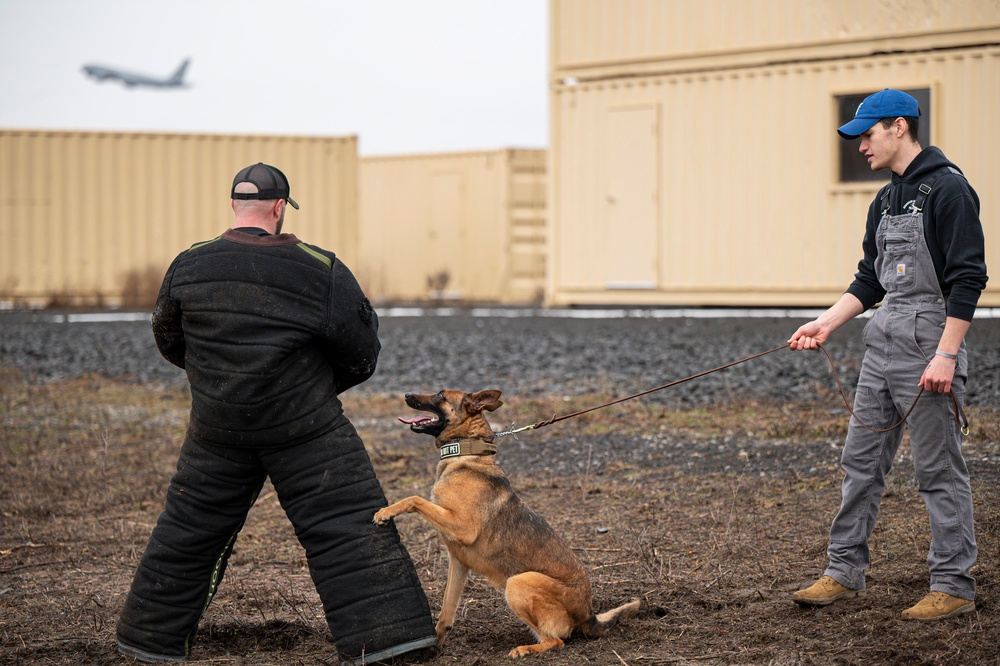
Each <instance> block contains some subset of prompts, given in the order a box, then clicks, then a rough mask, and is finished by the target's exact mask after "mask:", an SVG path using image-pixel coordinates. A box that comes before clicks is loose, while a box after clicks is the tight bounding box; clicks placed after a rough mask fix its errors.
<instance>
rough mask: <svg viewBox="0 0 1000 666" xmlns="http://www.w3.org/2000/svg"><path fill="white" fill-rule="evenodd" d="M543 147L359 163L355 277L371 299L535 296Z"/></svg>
mask: <svg viewBox="0 0 1000 666" xmlns="http://www.w3.org/2000/svg"><path fill="white" fill-rule="evenodd" d="M545 162H546V153H545V151H543V150H513V149H506V150H494V151H482V152H468V153H442V154H429V155H407V156H392V157H373V158H364V159H362V160H361V178H360V182H361V185H360V192H361V204H360V205H361V212H360V215H361V239H360V247H361V263H360V266H359V268H358V279H359V280H360V281H361V284H363V285H364V286H365V289H366V291H367V293H368V294H369V295H370V296H371V297H372V299H373V300H375V301H376V302H378V303H387V302H395V303H399V302H421V301H432V302H438V303H470V302H480V303H481V302H490V303H516V304H529V303H540V302H541V300H542V291H543V289H544V286H545V252H546V244H545V222H546V219H545V189H546V184H547V181H546V177H545Z"/></svg>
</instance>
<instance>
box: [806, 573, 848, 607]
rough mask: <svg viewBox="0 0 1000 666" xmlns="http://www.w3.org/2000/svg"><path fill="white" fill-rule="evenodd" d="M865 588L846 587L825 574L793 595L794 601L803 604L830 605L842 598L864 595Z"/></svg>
mask: <svg viewBox="0 0 1000 666" xmlns="http://www.w3.org/2000/svg"><path fill="white" fill-rule="evenodd" d="M864 594H865V591H864V590H852V589H851V588H849V587H844V586H843V585H841V584H840V583H838V582H837V581H835V580H834V579H832V578H830V577H829V576H823V577H822V578H820V579H819V580H818V581H816V582H815V583H813V584H812V585H810V586H809V587H807V588H806V589H804V590H799V591H798V592H796V593H795V594H793V595H792V601H794V602H795V603H797V604H799V605H802V606H828V605H830V604H832V603H833V602H834V601H838V600H840V599H853V598H854V597H861V596H864Z"/></svg>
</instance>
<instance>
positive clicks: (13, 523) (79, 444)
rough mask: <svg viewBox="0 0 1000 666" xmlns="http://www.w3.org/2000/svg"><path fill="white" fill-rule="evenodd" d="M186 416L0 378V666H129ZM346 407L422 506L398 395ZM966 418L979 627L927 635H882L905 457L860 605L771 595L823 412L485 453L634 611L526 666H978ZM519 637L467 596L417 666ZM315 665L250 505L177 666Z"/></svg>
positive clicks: (154, 394)
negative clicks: (135, 578)
mask: <svg viewBox="0 0 1000 666" xmlns="http://www.w3.org/2000/svg"><path fill="white" fill-rule="evenodd" d="M603 399H605V396H599V395H595V396H586V397H583V398H578V399H576V398H575V399H574V400H572V401H566V400H564V399H563V398H561V397H560V396H551V397H543V398H535V399H524V400H519V399H518V398H517V397H516V396H505V400H506V401H507V403H508V404H507V405H506V406H505V407H504V410H503V413H497V415H496V417H495V419H494V420H495V422H496V423H497V424H498V425H500V426H504V425H507V423H509V421H510V420H514V421H516V422H517V423H518V424H520V425H524V424H527V423H532V422H536V421H539V420H543V419H545V418H548V417H550V416H552V415H553V414H564V413H568V412H571V411H575V410H577V409H580V408H584V407H588V406H591V405H594V404H598V403H600V402H602V401H603ZM187 405H188V396H187V395H186V392H185V391H183V390H176V389H164V388H162V387H157V386H149V385H137V384H133V383H128V382H124V381H115V380H108V379H105V378H101V377H86V378H83V379H79V380H74V381H71V382H65V383H61V384H47V385H39V384H34V383H31V382H28V381H25V380H24V378H23V377H21V376H19V375H18V374H16V373H13V372H11V371H5V370H0V478H2V479H3V483H2V484H0V662H2V663H12V664H18V663H24V664H81V663H87V664H115V663H127V660H126V659H124V658H122V657H119V656H118V655H117V653H116V651H115V649H114V624H115V620H116V617H117V613H118V610H119V609H120V607H121V604H122V601H123V598H124V594H125V592H126V590H127V588H128V585H129V583H130V580H131V576H132V574H133V572H134V569H135V565H136V561H137V557H138V555H139V554H140V553H141V551H142V549H143V547H144V545H145V541H146V539H147V538H148V536H149V531H150V529H151V527H152V524H153V522H154V521H155V519H156V516H157V515H158V513H159V511H160V509H161V507H162V498H163V494H164V491H165V488H166V484H167V482H168V480H169V477H170V474H171V472H172V469H173V465H174V462H175V458H176V454H177V450H178V448H179V442H180V440H181V437H182V435H183V431H184V427H185V422H186V412H187ZM347 407H348V410H349V413H350V415H351V417H352V420H353V421H354V422H355V424H356V425H357V426H358V428H359V431H360V432H361V433H362V436H363V437H364V438H365V441H366V443H367V444H368V446H369V449H370V451H371V455H372V458H373V461H374V463H375V465H376V468H377V470H378V472H379V475H380V478H381V479H382V481H383V485H384V486H385V490H386V494H387V496H388V497H389V498H390V500H391V499H398V498H400V497H402V496H403V495H404V494H412V493H420V494H424V495H426V494H427V493H428V492H429V489H430V485H431V483H432V480H433V479H432V475H433V468H434V464H435V462H436V461H435V460H434V457H433V450H432V449H431V443H430V440H429V439H427V438H420V437H418V436H416V435H413V434H412V433H410V432H409V431H408V430H407V429H406V428H404V427H402V426H401V425H400V424H398V423H396V422H395V417H396V416H398V415H403V414H404V413H405V412H406V409H405V407H404V406H403V403H402V400H401V399H400V398H399V397H397V396H360V395H359V396H350V394H348V402H347ZM969 416H970V418H971V419H972V420H973V433H972V436H971V437H970V439H969V441H968V445H967V455H968V460H969V463H970V466H971V467H972V469H973V475H974V492H975V501H976V510H977V521H978V534H977V536H978V539H979V546H980V562H979V565H978V566H977V569H976V575H977V578H978V580H979V585H980V595H979V599H978V605H979V611H978V612H977V613H975V614H973V615H970V616H965V617H963V618H961V619H956V620H952V621H947V622H943V623H937V624H933V625H914V624H911V623H904V622H901V621H900V620H899V611H900V610H901V609H902V608H904V607H906V606H908V605H910V604H911V603H913V602H914V601H915V600H917V599H918V598H919V597H920V596H922V594H923V593H924V592H925V590H926V587H927V572H926V567H925V565H924V558H925V556H926V550H927V545H928V538H929V536H928V530H927V526H926V516H925V511H924V509H923V506H922V504H921V501H920V499H919V496H918V495H917V493H916V490H915V488H914V487H913V483H912V481H911V480H910V477H911V476H912V474H911V473H910V471H909V469H908V466H907V465H908V462H906V461H905V457H906V456H905V444H904V451H902V452H901V454H900V456H901V460H900V461H899V462H898V463H897V468H898V471H897V472H895V473H894V474H893V476H892V479H891V482H890V485H889V490H888V491H887V493H886V497H885V500H884V502H883V510H882V515H881V516H880V519H879V524H878V527H877V529H876V531H875V534H874V536H873V539H872V544H871V546H872V553H873V560H874V561H873V566H872V568H871V571H870V573H869V587H870V591H869V594H868V596H866V597H865V598H864V599H862V600H858V601H856V602H851V603H845V604H842V605H836V606H833V607H830V608H827V609H820V610H803V609H800V608H798V607H797V606H795V605H794V604H793V603H791V602H790V600H789V595H790V594H791V591H792V590H794V589H796V588H797V587H798V586H799V585H800V584H801V583H803V582H806V581H808V580H810V579H812V578H813V577H815V576H816V575H817V574H818V573H820V571H821V569H822V566H823V564H824V561H825V539H826V530H827V528H828V525H829V520H830V518H831V516H832V514H833V512H834V511H835V510H836V507H837V502H838V500H839V486H838V484H839V479H840V474H839V470H838V469H837V458H838V455H839V453H838V452H837V451H836V450H835V447H836V446H837V443H838V442H839V441H840V440H842V438H843V434H844V428H845V426H846V420H847V418H846V412H845V410H844V409H843V406H842V405H838V404H836V403H824V404H800V403H796V404H772V403H736V404H729V405H725V406H718V407H709V408H704V409H692V410H682V411H675V410H670V409H667V408H666V407H662V406H659V405H656V404H651V403H646V402H642V401H633V402H630V403H625V404H623V405H620V406H615V407H612V408H607V409H605V410H599V411H597V412H594V413H592V414H589V415H587V416H584V417H580V418H578V419H572V420H569V421H564V422H561V423H558V424H555V425H553V426H550V427H548V428H545V429H541V430H539V431H535V432H531V433H525V434H523V435H521V436H520V437H519V439H518V440H517V441H515V440H513V439H510V440H508V439H504V440H501V442H502V443H501V463H502V464H503V465H504V467H505V469H507V471H508V473H509V474H510V475H511V477H512V481H513V483H514V485H515V488H516V489H517V490H518V491H519V492H520V493H521V495H522V496H523V497H524V499H525V500H526V501H527V502H528V503H529V504H530V505H532V506H533V507H534V508H535V509H536V510H538V511H539V512H540V513H542V514H543V515H545V516H546V517H547V518H548V520H549V521H550V522H551V523H552V525H553V526H554V527H555V528H556V529H557V530H558V531H560V532H562V533H563V534H564V535H565V536H566V537H567V538H568V539H569V541H570V542H571V544H572V545H573V546H574V548H575V549H576V551H577V553H578V554H579V556H580V558H581V559H582V560H583V562H584V564H585V565H586V566H587V568H588V570H589V571H590V572H591V576H592V579H593V583H594V591H595V598H596V602H597V605H598V607H599V608H601V609H603V608H607V607H610V606H611V605H614V604H617V603H619V602H621V601H624V600H626V599H629V598H632V597H640V598H642V599H643V600H644V603H645V606H644V610H643V611H642V612H641V614H640V616H639V617H637V618H635V619H633V620H630V621H629V622H628V623H627V624H625V625H623V626H620V627H618V628H616V629H615V630H613V632H612V633H611V634H610V635H609V636H607V637H606V638H604V639H600V640H593V641H589V640H584V639H575V640H572V641H570V642H569V643H568V644H567V646H566V648H565V649H563V650H560V651H557V652H553V653H550V654H546V655H541V656H539V657H535V658H532V661H533V662H535V663H539V664H555V665H563V664H601V665H605V664H628V665H631V666H650V665H654V664H657V665H659V664H696V663H697V664H704V663H709V664H823V665H827V664H871V663H878V664H972V663H997V661H998V659H1000V649H998V648H997V646H996V640H995V636H997V635H1000V620H998V619H997V609H998V604H997V602H996V600H995V597H996V592H997V589H998V588H997V582H998V575H997V574H998V565H1000V501H998V500H1000V484H998V481H1000V412H998V411H996V410H992V409H978V410H970V414H969ZM639 453H643V456H644V457H637V455H638V454H639ZM647 453H648V455H646V454H647ZM398 525H399V528H400V531H401V533H402V535H403V539H404V543H405V544H406V545H407V547H408V548H409V550H410V553H411V555H412V556H413V558H414V561H415V563H416V564H417V567H418V571H419V573H420V575H421V578H422V580H423V582H424V585H425V587H426V589H427V593H428V598H429V599H430V601H431V604H432V607H435V606H436V605H437V604H439V603H440V599H441V595H442V591H443V586H444V581H445V577H446V575H447V560H446V556H445V553H444V551H443V549H442V548H441V547H440V545H439V543H438V540H437V537H436V535H435V533H434V531H433V530H432V529H430V528H429V527H428V526H427V525H426V523H424V522H423V521H421V520H420V519H419V518H417V517H415V516H404V517H401V518H400V519H399V521H398ZM525 640H527V632H526V630H525V629H524V628H523V626H522V625H521V624H520V623H519V622H518V621H517V620H516V619H515V618H514V617H513V616H512V614H511V613H510V612H509V611H508V610H507V609H506V608H505V606H504V603H503V600H502V598H501V596H500V594H499V593H497V592H496V591H494V590H492V589H491V588H489V587H487V586H486V585H485V584H483V582H482V581H481V580H479V579H476V578H475V577H474V578H473V581H472V583H471V584H470V586H469V588H468V591H467V593H466V596H465V598H464V599H463V602H462V605H461V608H460V612H459V617H458V620H457V622H456V627H455V630H454V631H453V633H452V636H451V638H449V642H448V643H447V644H446V646H445V647H444V649H443V650H442V651H441V652H440V653H439V654H437V655H436V656H434V657H433V658H431V659H430V661H429V662H428V663H432V664H442V665H443V664H462V665H467V664H479V665H486V664H500V663H507V662H508V661H509V660H508V659H507V658H506V656H505V655H506V653H507V651H508V650H509V649H510V648H511V647H512V646H514V645H516V644H519V643H521V642H524V641H525ZM333 654H334V652H333V649H332V646H331V645H330V644H329V643H328V641H327V638H326V628H325V626H324V622H323V616H322V611H321V608H320V606H319V601H318V598H317V596H316V593H315V591H314V589H313V588H312V584H311V582H310V579H309V576H308V572H307V570H306V566H305V557H304V553H303V552H302V550H301V548H300V547H299V546H298V544H297V543H296V541H295V538H294V535H293V534H292V531H291V527H290V526H289V525H288V523H287V520H286V519H285V518H284V516H283V514H282V512H281V508H280V507H279V506H278V503H277V501H276V499H275V497H274V496H273V494H272V493H270V492H269V491H268V489H266V488H265V491H264V492H263V493H262V494H261V497H260V499H259V501H258V503H257V505H256V506H255V507H254V510H253V511H252V512H251V516H250V519H249V521H248V522H247V525H246V527H245V529H244V532H243V534H242V535H241V537H240V539H239V541H238V543H237V548H236V550H235V553H234V555H233V559H232V564H231V566H230V567H229V569H228V571H227V573H226V579H225V581H224V582H223V585H222V586H221V588H220V592H219V594H218V596H217V597H216V599H215V601H214V602H213V604H212V607H211V608H210V609H209V611H208V613H207V615H206V617H205V619H204V622H203V624H202V631H201V633H200V634H199V643H198V646H197V647H196V649H195V652H194V655H193V656H194V657H195V658H196V660H197V661H196V663H206V664H279V663H280V664H330V663H334V662H333V659H332V656H333Z"/></svg>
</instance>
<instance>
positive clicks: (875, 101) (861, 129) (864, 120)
mask: <svg viewBox="0 0 1000 666" xmlns="http://www.w3.org/2000/svg"><path fill="white" fill-rule="evenodd" d="M900 116H902V117H904V118H919V117H920V107H919V106H918V105H917V100H915V99H913V97H911V96H910V95H907V94H906V93H905V92H903V91H902V90H893V89H891V88H886V89H885V90H882V91H881V92H877V93H875V94H874V95H869V96H868V97H865V101H863V102H861V104H859V105H858V110H857V111H856V112H855V113H854V120H852V121H851V122H849V123H847V124H846V125H842V126H841V127H838V128H837V134H839V135H840V136H842V137H843V138H845V139H857V138H858V137H859V136H861V135H862V134H864V133H865V132H867V131H868V130H870V129H871V128H872V126H873V125H875V123H877V122H878V121H880V120H882V119H883V118H899V117H900Z"/></svg>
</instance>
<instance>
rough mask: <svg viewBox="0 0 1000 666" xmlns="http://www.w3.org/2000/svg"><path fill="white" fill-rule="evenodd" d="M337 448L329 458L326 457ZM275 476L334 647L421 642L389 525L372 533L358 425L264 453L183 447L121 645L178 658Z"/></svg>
mask: <svg viewBox="0 0 1000 666" xmlns="http://www.w3.org/2000/svg"><path fill="white" fill-rule="evenodd" d="M332 452H333V453H332ZM268 477H270V479H271V482H272V483H273V485H274V488H275V491H276V493H277V496H278V499H279V501H280V503H281V506H282V508H283V509H284V510H285V513H286V514H287V516H288V518H289V520H290V521H291V523H292V525H293V526H294V528H295V534H296V536H297V537H298V539H299V542H300V543H301V544H302V546H303V547H304V548H305V551H306V558H307V561H308V563H309V572H310V574H311V576H312V579H313V582H314V583H315V585H316V589H317V591H318V592H319V596H320V599H321V601H322V603H323V610H324V612H325V614H326V620H327V624H328V625H329V627H330V631H331V633H332V634H333V639H334V641H335V642H336V645H337V649H338V650H339V651H340V652H341V654H342V655H344V656H347V657H359V656H361V655H363V654H369V655H370V654H373V653H377V652H379V651H380V650H385V649H387V648H392V647H393V646H399V645H402V644H407V643H411V642H413V641H418V642H420V643H421V646H422V645H423V644H424V643H426V644H433V642H434V641H433V637H434V625H433V622H432V620H431V616H430V609H429V608H428V605H427V599H426V597H425V596H424V592H423V589H422V587H421V585H420V581H419V579H418V578H417V574H416V571H415V570H414V567H413V564H412V562H411V561H410V558H409V555H408V553H407V552H406V550H405V548H404V547H403V545H402V544H401V543H400V540H399V534H398V532H396V530H395V528H394V527H393V528H392V529H389V528H387V527H379V528H376V527H375V526H374V525H373V524H372V516H373V515H374V513H375V512H376V511H377V510H378V509H380V508H382V507H383V506H385V505H386V504H387V502H386V500H385V495H384V494H383V492H382V488H381V486H380V484H379V482H378V480H377V478H376V477H375V473H374V470H373V469H372V466H371V461H370V460H369V458H368V453H367V451H366V450H365V448H364V445H363V443H362V441H361V439H360V438H359V437H358V435H357V433H356V432H355V430H354V427H353V426H352V425H351V424H350V423H349V422H348V421H347V420H346V419H345V420H344V421H343V423H342V425H341V426H339V427H338V428H336V429H335V430H333V431H332V432H330V433H328V434H326V435H323V436H321V437H319V438H317V439H315V440H312V441H309V442H306V443H303V444H298V445H294V446H289V447H283V448H275V449H268V450H260V449H247V448H216V447H206V446H201V445H199V444H196V443H194V442H193V441H192V440H191V438H190V437H187V438H186V439H185V441H184V445H183V447H182V449H181V454H180V458H179V460H178V462H177V472H176V474H175V475H174V476H173V479H172V480H171V482H170V487H169V489H168V491H167V500H166V506H165V508H164V511H163V513H162V514H161V515H160V518H159V520H158V522H157V524H156V527H155V528H154V529H153V533H152V536H151V537H150V540H149V544H148V546H147V548H146V551H145V552H144V553H143V556H142V559H141V561H140V563H139V567H138V570H137V571H136V574H135V579H134V581H133V583H132V589H131V591H130V592H129V594H128V598H127V599H126V602H125V607H124V609H123V610H122V613H121V616H120V619H119V622H118V639H119V644H120V645H121V646H122V647H123V649H126V650H125V651H127V648H133V649H138V650H139V651H141V652H142V653H145V654H147V655H151V656H163V657H174V658H178V657H179V658H184V657H186V656H187V655H188V654H189V653H190V649H191V645H192V640H193V637H194V634H195V631H196V630H197V627H198V622H199V620H200V619H201V616H202V614H203V613H204V612H205V610H206V608H207V607H208V604H209V602H210V601H211V599H212V596H213V595H214V594H215V590H216V587H217V585H218V584H219V582H220V581H221V580H222V576H223V573H224V572H225V568H226V563H227V561H228V558H229V556H230V554H231V553H232V551H233V545H234V543H235V541H236V536H237V534H238V533H239V531H240V530H241V529H242V527H243V524H244V521H245V519H246V516H247V512H248V511H249V509H250V507H251V506H252V505H253V503H254V501H255V500H256V498H257V495H258V493H259V492H260V489H261V487H262V486H263V484H264V481H265V479H266V478H268Z"/></svg>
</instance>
